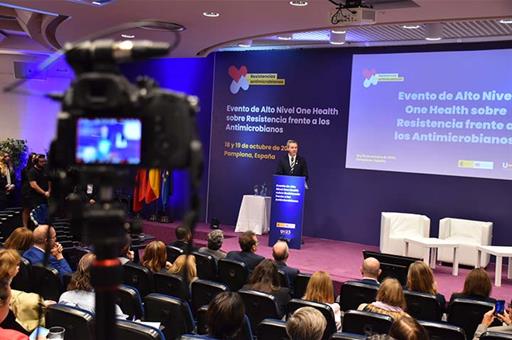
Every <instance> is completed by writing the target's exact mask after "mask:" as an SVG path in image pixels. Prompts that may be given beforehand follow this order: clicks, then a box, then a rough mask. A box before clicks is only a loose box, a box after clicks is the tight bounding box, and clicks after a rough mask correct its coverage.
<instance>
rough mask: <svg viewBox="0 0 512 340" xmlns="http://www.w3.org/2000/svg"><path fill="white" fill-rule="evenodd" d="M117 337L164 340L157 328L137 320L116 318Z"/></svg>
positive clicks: (131, 339) (138, 339) (137, 339)
mask: <svg viewBox="0 0 512 340" xmlns="http://www.w3.org/2000/svg"><path fill="white" fill-rule="evenodd" d="M116 329H117V338H118V339H123V340H165V337H164V335H163V334H162V332H161V331H160V330H159V329H156V328H154V327H151V326H147V325H144V324H141V323H138V322H132V321H126V320H117V322H116Z"/></svg>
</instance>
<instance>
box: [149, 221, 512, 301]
mask: <svg viewBox="0 0 512 340" xmlns="http://www.w3.org/2000/svg"><path fill="white" fill-rule="evenodd" d="M177 226H178V224H177V223H170V224H161V223H156V222H148V221H145V222H144V232H145V233H147V234H151V235H154V236H156V237H157V238H158V239H160V240H162V241H164V242H165V243H169V242H171V241H174V240H175V236H174V230H175V229H176V227H177ZM222 230H223V231H224V235H225V240H224V245H223V247H222V249H223V250H224V251H226V252H228V251H231V250H239V246H238V234H237V233H235V232H234V227H228V226H222ZM209 231H210V229H209V227H208V225H206V224H200V225H198V226H197V228H196V232H195V236H194V243H195V244H197V245H198V246H202V245H206V236H207V234H208V232H209ZM259 241H260V245H259V247H258V251H257V253H258V254H260V255H262V256H265V257H267V258H271V257H272V248H271V247H269V246H268V237H267V235H262V236H259ZM364 249H367V250H378V247H375V246H369V245H364V244H358V243H349V242H341V241H333V240H326V239H319V238H312V237H304V245H303V247H302V249H300V250H296V249H290V257H289V259H288V265H289V266H292V267H296V268H299V269H300V270H301V271H302V272H306V273H313V272H314V271H317V270H324V271H327V272H329V273H330V275H331V277H332V279H333V280H334V281H335V286H336V291H339V290H338V289H339V288H338V287H339V285H340V284H341V283H342V282H344V281H347V280H351V279H357V278H359V277H360V266H361V261H362V258H363V256H362V250H364ZM506 268H507V266H506V265H504V266H503V274H502V278H503V279H502V286H501V287H495V286H494V285H493V291H492V296H493V297H495V298H500V299H504V300H506V301H510V299H511V298H512V280H511V279H508V278H507V273H506ZM487 270H488V272H489V275H490V276H491V280H492V282H493V284H494V263H491V264H490V265H489V267H488V268H487ZM468 271H469V269H463V268H460V269H459V276H457V277H455V276H452V275H451V267H446V266H437V268H436V269H435V271H434V274H435V277H436V280H437V283H438V288H439V291H440V293H442V294H444V295H445V296H446V299H447V300H448V299H449V298H450V296H451V294H452V293H453V292H457V291H461V290H462V288H463V285H464V277H465V276H466V273H467V272H468Z"/></svg>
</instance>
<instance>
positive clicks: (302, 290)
mask: <svg viewBox="0 0 512 340" xmlns="http://www.w3.org/2000/svg"><path fill="white" fill-rule="evenodd" d="M310 278H311V274H306V273H299V274H297V276H296V277H295V282H294V283H293V297H294V298H297V299H301V298H302V297H303V296H304V295H305V294H306V288H307V287H308V283H309V279H310Z"/></svg>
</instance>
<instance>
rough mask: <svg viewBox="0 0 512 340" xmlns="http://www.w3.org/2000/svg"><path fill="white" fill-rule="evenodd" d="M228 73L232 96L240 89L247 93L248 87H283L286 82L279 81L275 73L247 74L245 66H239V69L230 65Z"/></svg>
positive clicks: (283, 80)
mask: <svg viewBox="0 0 512 340" xmlns="http://www.w3.org/2000/svg"><path fill="white" fill-rule="evenodd" d="M228 73H229V76H230V77H231V79H232V80H231V85H230V86H229V90H230V91H231V93H232V94H237V93H238V92H239V91H240V89H242V90H244V91H247V90H248V89H249V86H250V85H257V86H276V85H277V86H284V85H285V84H286V80H285V79H279V78H278V77H277V73H249V71H247V67H246V66H245V65H242V66H240V68H237V67H236V66H234V65H231V66H230V67H229V69H228Z"/></svg>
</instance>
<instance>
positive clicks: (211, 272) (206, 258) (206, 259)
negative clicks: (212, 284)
mask: <svg viewBox="0 0 512 340" xmlns="http://www.w3.org/2000/svg"><path fill="white" fill-rule="evenodd" d="M192 255H194V256H195V257H196V268H197V276H198V277H199V278H200V279H203V280H216V279H217V261H216V260H215V258H214V257H213V256H211V255H208V254H203V253H200V252H197V251H195V252H192Z"/></svg>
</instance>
